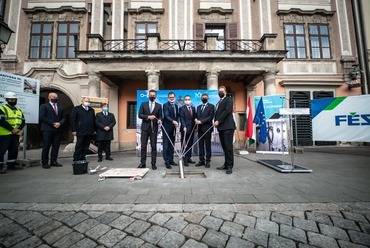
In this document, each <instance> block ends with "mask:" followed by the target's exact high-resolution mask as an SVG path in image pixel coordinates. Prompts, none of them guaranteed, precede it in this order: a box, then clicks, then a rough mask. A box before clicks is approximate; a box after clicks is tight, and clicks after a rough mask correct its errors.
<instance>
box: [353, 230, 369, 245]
mask: <svg viewBox="0 0 370 248" xmlns="http://www.w3.org/2000/svg"><path fill="white" fill-rule="evenodd" d="M348 234H349V236H350V238H351V240H352V241H353V242H354V243H357V244H361V245H366V246H369V247H370V234H367V233H361V232H356V231H353V230H348Z"/></svg>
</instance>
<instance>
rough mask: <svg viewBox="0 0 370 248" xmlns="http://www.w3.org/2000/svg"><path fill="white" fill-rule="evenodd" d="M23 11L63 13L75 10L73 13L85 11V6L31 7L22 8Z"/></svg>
mask: <svg viewBox="0 0 370 248" xmlns="http://www.w3.org/2000/svg"><path fill="white" fill-rule="evenodd" d="M23 11H24V12H25V13H26V14H37V13H44V12H46V13H63V12H67V11H71V12H75V13H87V9H86V8H75V7H72V6H62V7H59V8H46V7H34V8H31V9H28V8H23Z"/></svg>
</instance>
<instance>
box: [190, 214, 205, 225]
mask: <svg viewBox="0 0 370 248" xmlns="http://www.w3.org/2000/svg"><path fill="white" fill-rule="evenodd" d="M204 216H206V215H205V214H204V213H203V212H192V213H190V214H189V215H188V216H186V217H185V220H186V221H187V222H191V223H195V224H199V223H200V222H201V221H202V219H203V218H204Z"/></svg>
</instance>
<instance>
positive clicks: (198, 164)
mask: <svg viewBox="0 0 370 248" xmlns="http://www.w3.org/2000/svg"><path fill="white" fill-rule="evenodd" d="M202 165H205V163H204V162H199V163H196V164H195V166H196V167H198V166H202Z"/></svg>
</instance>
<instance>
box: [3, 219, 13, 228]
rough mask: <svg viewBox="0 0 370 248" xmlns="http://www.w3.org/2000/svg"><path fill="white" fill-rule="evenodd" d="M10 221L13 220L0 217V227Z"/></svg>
mask: <svg viewBox="0 0 370 248" xmlns="http://www.w3.org/2000/svg"><path fill="white" fill-rule="evenodd" d="M12 222H13V220H11V219H9V218H6V217H4V218H2V219H0V228H1V227H4V226H6V225H8V224H10V223H12Z"/></svg>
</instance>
